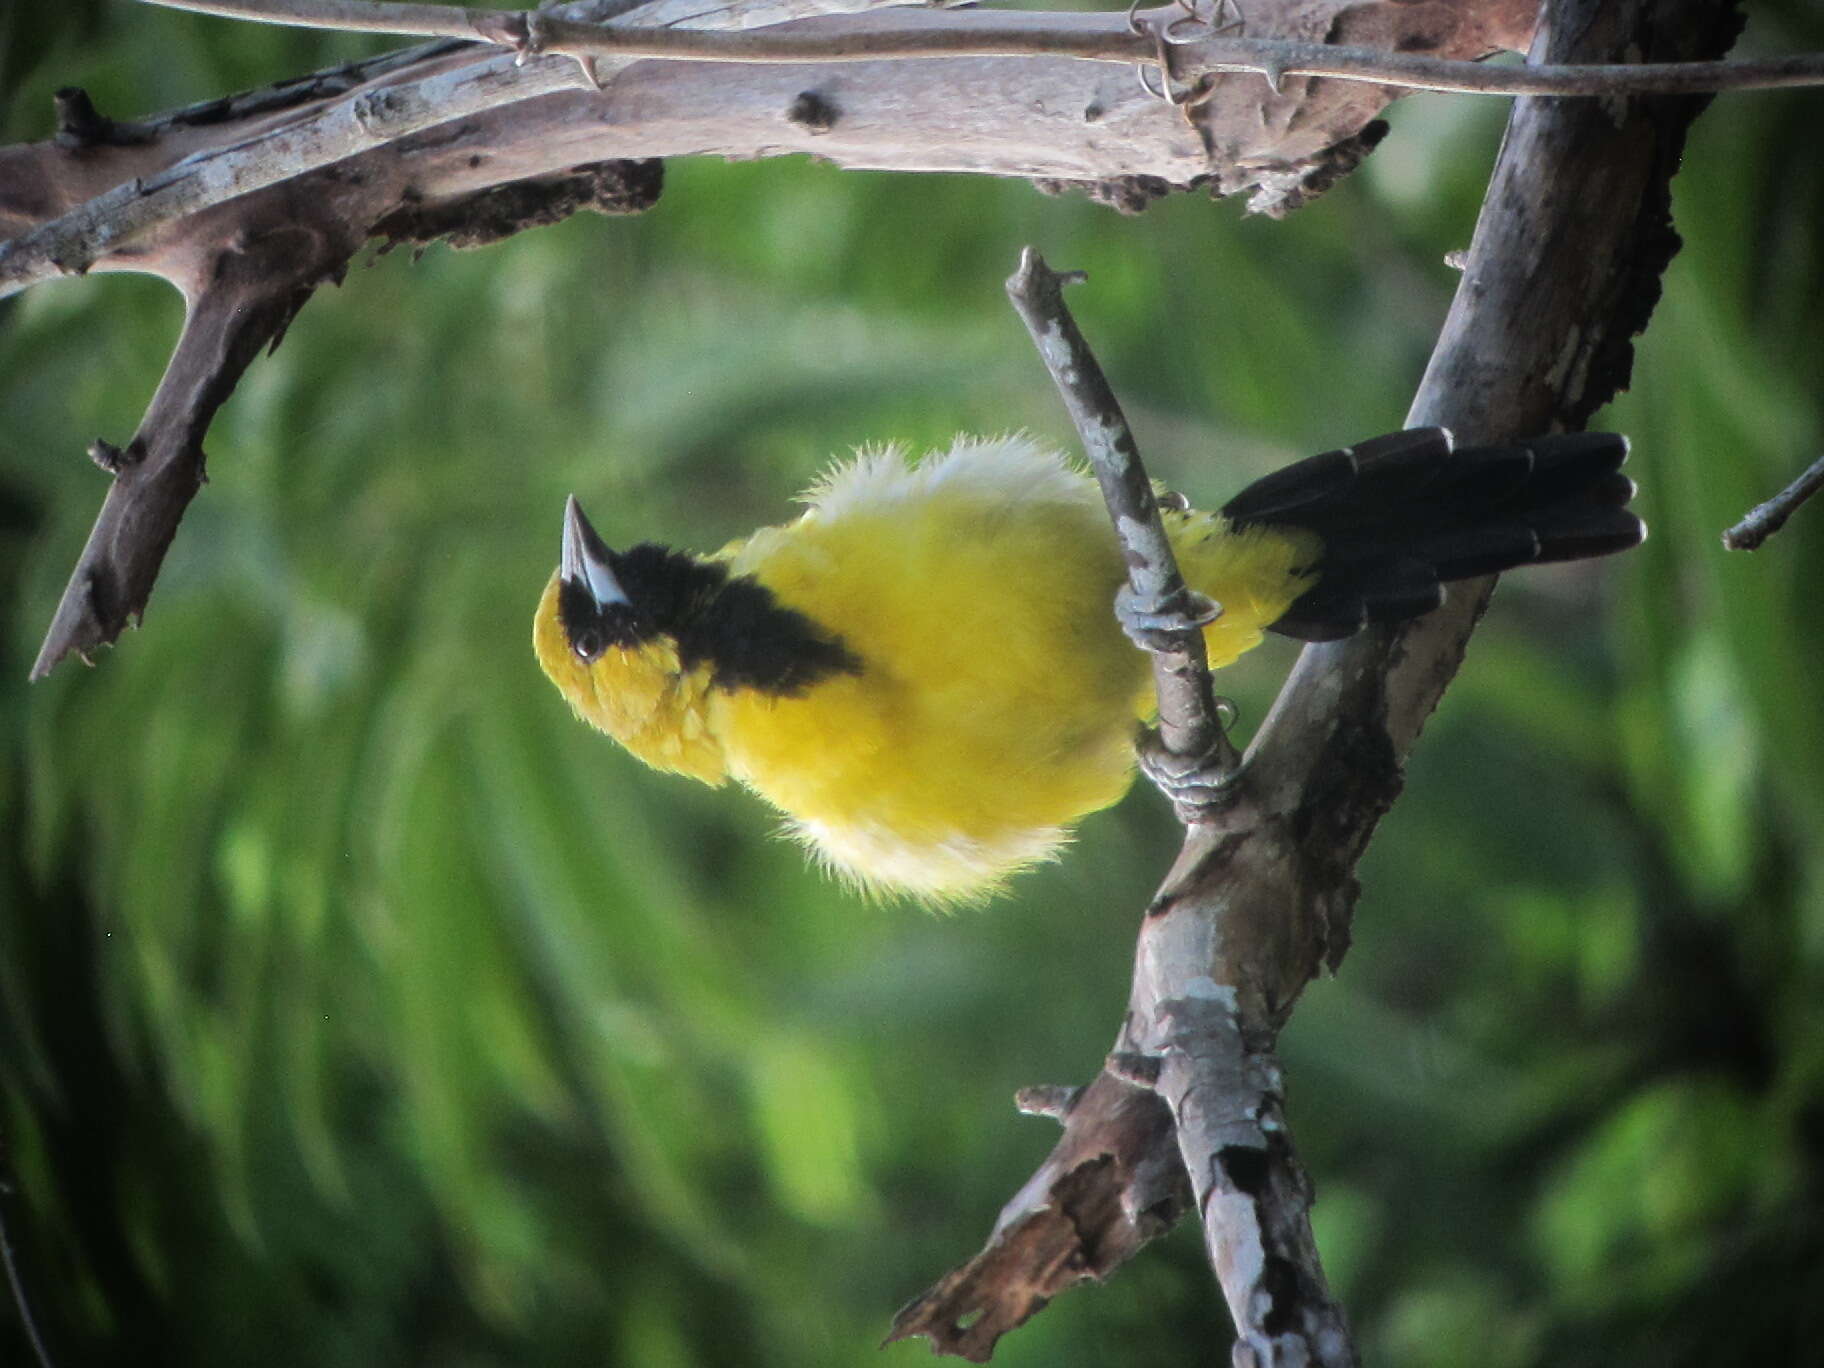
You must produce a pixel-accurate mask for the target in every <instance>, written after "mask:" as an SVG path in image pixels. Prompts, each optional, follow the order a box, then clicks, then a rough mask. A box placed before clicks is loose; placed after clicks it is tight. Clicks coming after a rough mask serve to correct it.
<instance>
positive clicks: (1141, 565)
mask: <svg viewBox="0 0 1824 1368" xmlns="http://www.w3.org/2000/svg"><path fill="white" fill-rule="evenodd" d="M1075 278H1076V277H1071V276H1063V275H1059V274H1058V273H1057V272H1056V271H1053V270H1052V269H1051V268H1050V267H1048V266H1047V265H1046V264H1045V261H1044V259H1043V258H1042V257H1040V256H1039V254H1038V253H1037V252H1035V251H1034V250H1033V249H1032V248H1030V247H1028V248H1026V250H1025V251H1024V252H1023V253H1022V254H1021V256H1020V265H1019V269H1018V270H1017V271H1015V272H1014V273H1013V275H1012V276H1010V277H1008V280H1007V295H1008V298H1010V299H1011V300H1012V301H1013V307H1014V309H1015V310H1016V311H1017V312H1018V313H1019V315H1020V319H1021V321H1022V322H1024V323H1025V324H1026V331H1027V332H1029V333H1031V334H1032V341H1033V345H1034V346H1036V347H1037V348H1038V349H1039V356H1040V358H1041V359H1042V360H1043V361H1044V362H1045V368H1046V369H1047V370H1048V371H1050V372H1051V378H1052V382H1053V383H1054V384H1056V385H1057V387H1058V392H1059V394H1061V395H1062V396H1063V398H1064V406H1065V408H1066V409H1067V410H1068V411H1069V413H1070V417H1071V421H1072V422H1073V423H1074V424H1075V425H1076V429H1077V435H1078V436H1079V437H1080V438H1081V440H1082V442H1083V449H1084V452H1085V454H1086V455H1087V456H1088V457H1089V464H1090V468H1091V469H1092V470H1094V471H1095V472H1096V480H1097V482H1098V483H1099V484H1100V485H1101V486H1102V497H1103V499H1104V500H1105V501H1106V502H1107V504H1108V512H1109V517H1110V518H1111V519H1112V520H1113V522H1114V525H1115V535H1116V537H1117V538H1118V539H1119V540H1120V542H1121V549H1122V554H1123V556H1124V558H1125V560H1126V562H1127V572H1128V588H1127V592H1128V594H1129V596H1130V602H1132V603H1134V604H1135V605H1136V606H1141V607H1143V608H1144V609H1145V610H1146V611H1148V612H1150V613H1152V614H1154V615H1160V614H1175V615H1177V616H1181V617H1186V618H1191V619H1196V618H1203V617H1205V614H1204V613H1203V612H1201V611H1200V609H1203V608H1215V609H1216V610H1217V611H1220V605H1210V604H1209V603H1208V601H1207V600H1204V599H1203V598H1202V596H1201V595H1199V594H1195V593H1193V592H1192V591H1191V590H1190V589H1188V588H1187V587H1186V585H1185V583H1184V577H1183V576H1182V575H1180V574H1179V573H1178V564H1177V560H1176V558H1175V557H1174V556H1173V555H1172V544H1171V542H1170V541H1169V540H1167V538H1166V535H1165V524H1164V523H1163V522H1162V521H1161V520H1160V517H1159V505H1158V502H1157V501H1156V500H1155V499H1154V497H1153V485H1152V481H1151V480H1149V479H1148V478H1147V475H1146V467H1145V466H1144V465H1143V464H1142V463H1141V461H1140V452H1139V448H1138V446H1137V445H1136V444H1135V442H1134V434H1133V433H1132V431H1130V430H1129V428H1128V426H1127V419H1126V417H1125V416H1124V415H1123V414H1122V412H1121V405H1120V402H1119V401H1118V400H1117V399H1116V398H1115V392H1114V390H1112V389H1111V388H1110V387H1109V383H1108V377H1107V376H1105V375H1104V374H1103V373H1102V367H1101V365H1100V364H1098V363H1097V361H1096V357H1095V353H1094V352H1093V351H1091V350H1090V347H1089V344H1088V343H1087V342H1085V341H1084V340H1083V334H1082V333H1081V332H1080V331H1079V330H1078V328H1077V323H1076V320H1075V319H1074V318H1072V317H1071V315H1070V310H1069V309H1068V308H1066V307H1065V304H1064V291H1063V287H1064V285H1066V284H1067V283H1069V282H1070V281H1071V280H1072V279H1075ZM1214 616H1215V613H1214V612H1210V613H1209V614H1208V615H1207V617H1210V618H1213V617H1214ZM1206 620H1207V618H1206ZM1156 635H1157V637H1158V638H1159V640H1158V643H1157V645H1152V643H1151V642H1149V646H1152V651H1151V653H1152V658H1153V682H1154V684H1155V686H1156V687H1157V690H1158V694H1159V728H1160V734H1161V738H1162V740H1163V741H1164V743H1165V748H1166V749H1167V750H1168V751H1170V752H1171V753H1172V754H1174V755H1177V756H1181V757H1184V758H1185V759H1187V760H1190V761H1194V762H1203V763H1209V764H1212V765H1214V766H1215V767H1216V768H1218V769H1221V770H1224V771H1228V770H1233V769H1234V768H1235V765H1236V763H1237V762H1238V761H1239V760H1240V758H1241V757H1240V756H1239V755H1237V754H1236V753H1235V751H1234V749H1233V748H1232V747H1231V746H1230V745H1229V740H1228V737H1227V735H1225V734H1224V732H1223V729H1222V722H1221V719H1220V718H1219V717H1218V715H1217V710H1216V700H1215V697H1214V693H1213V691H1212V690H1211V688H1210V668H1209V662H1208V659H1207V658H1206V656H1205V654H1204V646H1203V633H1202V632H1201V631H1200V630H1199V629H1197V628H1196V627H1190V628H1188V629H1179V628H1169V627H1168V628H1166V629H1165V630H1162V631H1160V632H1158V633H1157V634H1156Z"/></svg>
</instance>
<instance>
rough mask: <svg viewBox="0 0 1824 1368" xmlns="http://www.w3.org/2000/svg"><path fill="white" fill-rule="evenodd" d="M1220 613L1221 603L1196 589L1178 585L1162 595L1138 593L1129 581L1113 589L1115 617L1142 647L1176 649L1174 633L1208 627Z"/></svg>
mask: <svg viewBox="0 0 1824 1368" xmlns="http://www.w3.org/2000/svg"><path fill="white" fill-rule="evenodd" d="M1221 616H1222V605H1221V604H1220V603H1218V602H1216V601H1215V600H1214V599H1212V598H1208V597H1206V596H1205V595H1203V594H1200V593H1198V592H1197V591H1196V590H1195V589H1190V588H1184V589H1180V590H1179V591H1178V592H1177V593H1175V594H1168V595H1166V596H1165V597H1164V598H1153V597H1150V596H1143V595H1140V594H1137V593H1135V592H1134V586H1133V585H1131V584H1123V585H1122V586H1121V587H1120V589H1118V590H1117V591H1116V592H1115V620H1116V621H1117V622H1119V623H1120V624H1121V630H1122V631H1123V632H1126V633H1127V638H1128V640H1129V641H1131V642H1133V643H1134V645H1136V646H1138V647H1139V648H1140V649H1141V650H1143V651H1152V652H1155V653H1157V652H1160V651H1172V650H1176V649H1177V648H1178V643H1177V642H1176V641H1175V640H1174V639H1173V638H1174V637H1175V636H1177V635H1178V634H1180V633H1184V632H1195V631H1197V630H1198V629H1199V628H1201V627H1207V626H1209V624H1210V623H1212V622H1214V621H1216V619H1217V618H1219V617H1221Z"/></svg>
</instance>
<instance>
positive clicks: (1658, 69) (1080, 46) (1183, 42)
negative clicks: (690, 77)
mask: <svg viewBox="0 0 1824 1368" xmlns="http://www.w3.org/2000/svg"><path fill="white" fill-rule="evenodd" d="M145 3H147V4H153V5H158V6H161V7H163V8H166V9H176V10H192V11H195V12H197V13H200V14H215V15H222V16H226V17H231V18H240V19H252V20H256V21H259V22H262V23H271V24H294V25H297V26H299V27H308V28H324V29H353V30H359V31H363V32H380V33H399V34H412V35H418V36H424V37H463V38H480V39H482V40H484V41H488V42H493V43H501V44H505V45H507V46H510V47H513V48H515V49H518V50H520V51H529V52H532V53H538V54H547V53H550V54H563V55H565V56H569V57H575V58H578V59H583V58H590V57H651V58H668V59H673V60H679V61H690V60H702V61H717V62H834V61H857V62H859V61H879V60H882V59H885V58H913V59H916V58H930V57H1077V58H1082V59H1086V60H1090V61H1098V62H1122V63H1130V62H1160V63H1162V64H1166V65H1169V66H1170V67H1171V72H1170V74H1171V75H1173V76H1175V77H1177V78H1179V79H1196V78H1198V77H1203V76H1209V75H1214V74H1217V73H1223V72H1228V73H1235V72H1249V73H1253V74H1255V75H1259V76H1264V77H1266V78H1267V80H1268V81H1269V82H1270V83H1271V84H1273V85H1274V86H1277V85H1278V84H1279V82H1280V81H1281V80H1283V79H1284V78H1286V77H1288V76H1328V77H1332V78H1335V79H1337V80H1344V81H1371V82H1373V83H1375V84H1377V85H1395V86H1401V87H1404V88H1406V89H1408V90H1434V91H1446V92H1451V93H1456V94H1465V95H1498V96H1506V97H1513V96H1519V95H1585V96H1591V95H1593V96H1611V97H1612V96H1618V95H1651V94H1660V95H1664V94H1674V95H1689V94H1701V93H1715V92H1718V91H1724V90H1772V89H1781V88H1787V87H1793V86H1813V85H1824V54H1816V53H1812V54H1795V55H1792V56H1788V57H1773V58H1764V59H1759V60H1753V61H1734V62H1671V63H1654V64H1650V65H1648V64H1608V65H1591V66H1526V67H1488V66H1482V65H1480V64H1478V63H1476V62H1462V61H1453V60H1450V59H1449V58H1437V57H1424V56H1419V55H1417V54H1414V53H1404V52H1378V51H1373V50H1370V49H1364V48H1347V47H1336V46H1332V45H1328V44H1324V43H1299V42H1291V41H1287V40H1284V39H1276V38H1267V39H1261V38H1228V37H1223V36H1220V35H1218V34H1216V33H1215V32H1214V31H1213V29H1211V28H1210V26H1209V25H1207V24H1202V25H1199V24H1197V23H1194V22H1193V23H1191V24H1189V25H1187V16H1186V15H1185V14H1184V13H1183V12H1182V11H1179V12H1177V13H1176V14H1173V13H1171V12H1169V11H1168V12H1167V13H1166V14H1164V15H1163V16H1160V17H1156V18H1152V19H1149V20H1147V21H1145V22H1136V23H1135V24H1133V25H1131V26H1129V25H1126V24H1125V23H1124V24H1123V26H1122V27H1121V28H1120V29H1118V30H1110V31H1106V32H1097V31H1086V30H1082V29H1076V28H1066V27H1062V26H1059V25H1058V24H1056V22H1055V16H1047V15H1043V14H1021V13H1012V12H1002V13H996V12H993V11H981V12H976V13H971V14H969V15H967V16H965V17H962V18H960V19H958V18H957V17H943V18H933V19H932V20H931V21H930V24H929V26H928V27H921V28H919V29H914V30H909V31H904V32H897V33H880V34H874V33H867V32H859V33H847V34H842V35H837V36H833V37H822V36H816V35H797V34H771V33H740V34H731V33H694V32H693V33H671V34H659V33H651V32H642V31H640V30H638V29H625V28H604V27H603V26H601V25H599V24H593V23H588V22H584V21H580V20H575V19H566V18H563V17H561V16H558V15H554V14H552V13H550V12H548V11H542V10H480V9H466V8H462V7H459V6H455V5H416V4H411V5H408V4H385V3H379V2H378V0H375V2H373V3H370V2H369V0H145ZM1198 27H1201V28H1202V29H1203V36H1186V35H1194V34H1195V32H1196V29H1197V28H1198Z"/></svg>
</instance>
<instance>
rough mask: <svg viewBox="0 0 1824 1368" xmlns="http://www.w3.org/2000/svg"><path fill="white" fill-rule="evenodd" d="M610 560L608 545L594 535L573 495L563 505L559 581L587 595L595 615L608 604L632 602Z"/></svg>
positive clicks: (594, 532)
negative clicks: (562, 544)
mask: <svg viewBox="0 0 1824 1368" xmlns="http://www.w3.org/2000/svg"><path fill="white" fill-rule="evenodd" d="M609 561H610V553H609V550H608V547H607V544H606V543H604V542H603V541H602V539H601V537H599V536H597V535H596V531H595V529H594V528H593V527H591V526H590V525H589V519H588V518H586V517H584V516H583V509H582V505H581V504H579V503H577V501H576V495H574V494H572V495H571V496H570V498H569V501H568V502H567V503H565V505H564V550H563V556H562V558H561V559H560V560H559V561H558V570H557V574H558V578H559V579H560V580H562V581H563V582H564V583H565V584H571V585H574V586H576V588H578V589H581V590H583V591H584V592H585V593H587V594H588V595H589V598H590V601H591V602H593V603H594V605H595V608H596V611H597V612H600V611H601V610H602V609H603V608H606V607H608V606H609V605H610V604H614V603H620V604H628V603H631V600H630V599H629V598H628V597H627V591H626V590H625V589H623V588H621V582H620V581H619V580H618V579H616V578H615V577H614V570H613V567H612V566H611V565H610V564H609Z"/></svg>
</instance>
